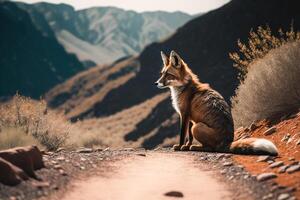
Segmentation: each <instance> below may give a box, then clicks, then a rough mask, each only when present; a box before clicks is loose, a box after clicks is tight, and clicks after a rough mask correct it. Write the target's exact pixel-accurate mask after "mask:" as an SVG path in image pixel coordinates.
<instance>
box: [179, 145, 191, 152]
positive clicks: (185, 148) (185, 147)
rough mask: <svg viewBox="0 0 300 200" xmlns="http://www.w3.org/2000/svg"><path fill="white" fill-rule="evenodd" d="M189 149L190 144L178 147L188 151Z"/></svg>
mask: <svg viewBox="0 0 300 200" xmlns="http://www.w3.org/2000/svg"><path fill="white" fill-rule="evenodd" d="M189 149H190V146H188V145H182V146H181V147H180V151H188V150H189Z"/></svg>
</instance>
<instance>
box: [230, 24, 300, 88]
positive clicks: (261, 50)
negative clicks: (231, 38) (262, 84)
mask: <svg viewBox="0 0 300 200" xmlns="http://www.w3.org/2000/svg"><path fill="white" fill-rule="evenodd" d="M293 41H300V32H296V31H294V28H293V25H291V28H290V30H289V31H286V32H284V31H283V30H282V29H279V30H278V32H277V33H272V31H271V29H270V27H269V26H265V27H263V26H259V27H258V29H257V31H256V32H255V31H253V30H251V31H250V34H249V38H248V42H247V43H242V42H241V41H240V40H238V42H237V45H238V47H239V52H234V53H229V57H230V58H231V59H232V60H233V61H234V65H233V66H234V67H236V68H237V69H238V70H239V72H240V73H239V79H240V81H241V82H243V80H244V79H245V76H246V74H247V72H248V70H249V68H250V67H251V66H254V65H251V64H252V63H253V62H254V61H257V60H259V59H262V58H263V57H264V56H265V55H267V54H268V53H269V51H270V50H272V49H276V48H278V47H280V46H282V45H284V44H286V43H289V42H293Z"/></svg>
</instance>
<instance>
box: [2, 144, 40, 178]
mask: <svg viewBox="0 0 300 200" xmlns="http://www.w3.org/2000/svg"><path fill="white" fill-rule="evenodd" d="M0 158H2V159H4V160H6V161H8V162H10V163H11V164H13V165H15V166H16V167H18V168H20V169H22V170H23V171H24V172H25V173H26V174H27V175H28V176H30V177H32V178H35V179H37V177H36V175H35V173H34V170H36V169H40V168H42V167H44V163H43V157H42V153H41V151H40V150H39V149H38V148H37V147H36V146H27V147H16V148H13V149H8V150H4V151H0Z"/></svg>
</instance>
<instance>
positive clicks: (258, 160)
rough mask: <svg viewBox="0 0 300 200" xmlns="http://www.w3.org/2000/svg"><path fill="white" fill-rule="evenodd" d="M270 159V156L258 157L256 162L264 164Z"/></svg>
mask: <svg viewBox="0 0 300 200" xmlns="http://www.w3.org/2000/svg"><path fill="white" fill-rule="evenodd" d="M270 159H271V156H259V157H258V159H257V162H266V161H268V160H270Z"/></svg>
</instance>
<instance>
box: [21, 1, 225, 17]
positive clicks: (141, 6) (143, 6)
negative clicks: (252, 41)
mask: <svg viewBox="0 0 300 200" xmlns="http://www.w3.org/2000/svg"><path fill="white" fill-rule="evenodd" d="M18 1H22V2H26V3H36V2H40V1H41V0H18ZM46 2H50V3H66V4H71V5H72V6H74V7H75V8H76V9H83V8H88V7H93V6H116V7H119V8H124V9H126V10H135V11H138V12H140V11H153V10H165V11H177V10H180V11H183V12H187V13H190V14H197V13H200V12H206V11H208V10H211V9H215V8H218V7H220V6H222V5H223V4H225V3H227V2H229V0H46Z"/></svg>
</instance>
